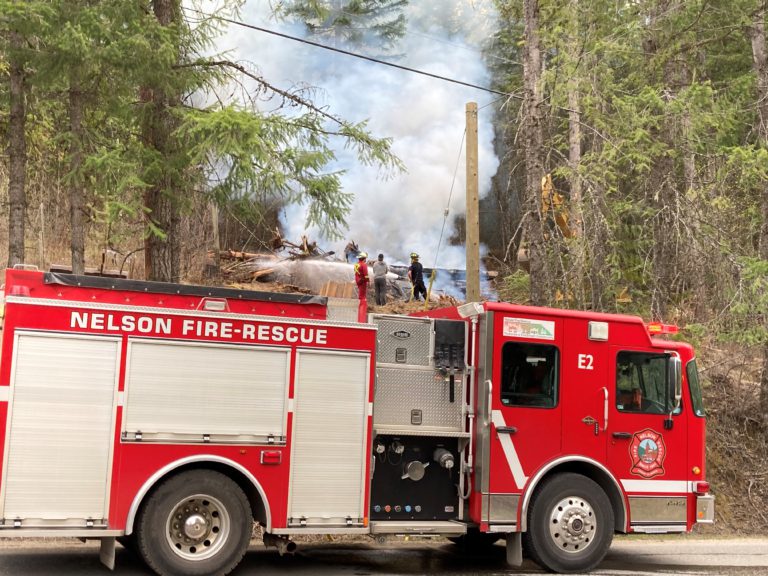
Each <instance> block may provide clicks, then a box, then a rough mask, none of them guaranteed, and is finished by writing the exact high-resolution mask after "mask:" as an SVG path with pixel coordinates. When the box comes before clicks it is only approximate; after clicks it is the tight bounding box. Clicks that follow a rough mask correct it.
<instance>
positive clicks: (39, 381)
mask: <svg viewBox="0 0 768 576" xmlns="http://www.w3.org/2000/svg"><path fill="white" fill-rule="evenodd" d="M119 352H120V343H119V341H118V340H117V339H112V338H102V337H87V336H78V337H73V336H68V335H60V334H58V335H57V334H36V333H18V334H17V335H16V340H15V346H14V361H13V369H12V374H11V392H10V394H11V401H10V414H9V418H8V430H7V435H6V455H7V456H6V458H7V459H6V464H5V467H4V474H3V487H2V517H3V518H5V520H6V523H7V522H9V521H15V520H18V521H20V522H21V525H22V526H28V525H43V526H49V525H64V526H83V525H86V524H89V523H91V522H92V523H93V524H94V525H100V524H104V523H105V521H106V518H107V514H108V507H109V501H108V494H109V478H110V469H111V459H112V446H113V437H114V418H115V403H116V396H117V394H116V389H117V381H118V370H119Z"/></svg>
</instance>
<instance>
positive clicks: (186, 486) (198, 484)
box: [136, 470, 253, 576]
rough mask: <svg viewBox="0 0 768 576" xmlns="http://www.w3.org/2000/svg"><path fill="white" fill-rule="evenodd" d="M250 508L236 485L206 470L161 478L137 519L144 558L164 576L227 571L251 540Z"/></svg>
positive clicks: (222, 572) (232, 566)
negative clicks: (163, 480) (161, 480)
mask: <svg viewBox="0 0 768 576" xmlns="http://www.w3.org/2000/svg"><path fill="white" fill-rule="evenodd" d="M252 525H253V520H252V516H251V508H250V505H249V504H248V499H247V498H246V496H245V494H244V493H243V491H242V490H241V489H240V487H239V486H238V485H237V484H235V483H234V482H233V481H232V480H230V479H229V478H228V477H226V476H224V475H223V474H220V473H219V472H213V471H210V470H192V471H189V472H183V473H181V474H179V475H178V476H174V477H173V478H171V479H170V480H167V481H166V482H163V484H161V485H160V487H159V488H158V489H157V490H156V491H155V492H154V493H153V494H152V495H151V496H150V498H149V500H148V501H147V503H146V505H145V506H144V507H143V509H142V512H141V514H140V515H139V518H138V522H137V534H136V543H137V545H138V549H139V552H140V553H141V556H142V557H143V558H144V561H145V562H146V563H147V564H148V565H149V567H150V568H152V570H154V571H155V572H157V573H158V574H160V575H162V576H178V575H181V574H184V575H189V576H198V575H200V576H202V575H204V574H228V573H229V572H231V571H232V570H233V569H234V568H235V566H237V564H238V563H239V562H240V560H241V559H242V558H243V555H244V554H245V551H246V550H247V548H248V544H249V542H250V539H251V529H252Z"/></svg>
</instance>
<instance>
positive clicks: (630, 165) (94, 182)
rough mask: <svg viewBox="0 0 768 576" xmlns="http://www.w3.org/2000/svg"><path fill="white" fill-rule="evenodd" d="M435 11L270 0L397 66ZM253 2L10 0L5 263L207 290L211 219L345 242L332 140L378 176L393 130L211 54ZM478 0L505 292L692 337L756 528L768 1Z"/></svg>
mask: <svg viewBox="0 0 768 576" xmlns="http://www.w3.org/2000/svg"><path fill="white" fill-rule="evenodd" d="M261 1H265V0H261ZM424 1H426V0H283V1H282V2H278V1H276V0H275V1H274V2H272V3H271V4H270V9H271V10H272V11H273V13H274V18H275V19H276V21H277V20H280V21H285V20H290V21H292V22H299V23H301V24H302V26H303V27H304V30H305V35H306V37H308V38H312V39H313V40H314V41H318V42H321V43H322V42H327V41H328V39H329V38H331V39H332V40H333V43H334V45H337V46H340V47H343V48H344V49H347V50H351V51H355V52H358V53H362V54H366V55H369V56H372V57H376V58H381V59H385V60H389V61H392V62H398V61H404V60H407V58H406V57H407V54H403V53H402V52H401V51H400V47H401V40H402V38H403V36H404V34H405V31H406V27H407V23H408V15H409V7H412V5H414V4H417V3H419V2H424ZM242 4H243V3H241V2H237V1H228V0H220V1H218V2H200V3H195V2H191V1H190V2H183V3H182V2H181V1H180V0H154V1H149V0H134V1H130V2H128V1H124V0H101V1H95V0H67V1H64V0H28V1H18V0H0V134H2V137H0V138H2V145H3V149H4V151H5V157H4V160H5V161H4V163H3V164H2V166H0V203H1V204H2V207H3V209H4V210H5V211H6V213H7V216H8V217H7V218H4V219H3V222H2V224H0V238H3V239H5V238H7V242H2V244H1V245H0V257H1V258H2V259H3V260H5V261H7V263H8V265H9V266H13V265H16V264H20V263H31V264H36V265H38V266H40V267H41V268H46V267H47V266H48V265H49V264H51V263H52V262H70V261H71V266H72V269H73V270H74V271H75V272H78V273H82V272H83V270H84V268H85V265H86V263H88V264H89V265H92V266H94V265H100V264H101V263H102V261H103V260H102V259H103V258H104V255H105V254H108V255H110V256H111V257H113V258H114V257H116V258H117V259H118V260H119V261H120V263H121V265H123V262H125V261H128V260H130V261H131V262H132V264H131V269H132V273H133V274H134V275H137V276H139V277H146V278H148V279H153V280H163V281H199V280H200V275H201V270H202V268H203V264H204V260H205V252H206V249H207V248H209V247H210V246H211V243H212V226H211V214H214V215H215V218H216V219H217V221H218V224H219V229H220V230H221V238H222V244H223V245H225V246H227V247H237V248H238V249H246V250H247V249H253V250H258V249H259V248H260V247H261V246H263V245H264V243H266V242H267V241H268V239H269V238H270V236H271V235H272V233H273V231H274V229H275V228H276V227H280V225H281V222H280V218H279V215H280V212H281V210H282V209H284V208H285V207H286V206H291V205H301V206H303V208H304V211H305V215H306V222H305V224H306V226H310V227H315V228H317V229H319V230H321V231H322V233H323V234H324V235H325V237H326V238H334V239H336V238H339V237H342V236H344V234H345V232H346V230H347V229H348V228H347V218H348V217H349V214H350V210H351V206H352V203H353V194H354V191H353V190H347V189H345V188H344V186H343V171H341V170H339V169H337V168H336V163H337V150H339V149H344V150H348V151H351V152H352V154H353V155H354V157H355V158H356V161H357V162H359V163H361V164H363V165H366V166H370V167H371V168H372V169H373V170H375V171H376V172H377V173H378V174H379V175H380V177H382V178H387V177H390V178H391V177H396V175H397V174H399V173H401V172H402V171H404V170H407V169H408V165H409V163H410V162H412V161H413V159H411V158H399V157H398V156H396V155H395V153H394V152H393V141H392V140H391V139H390V138H388V137H387V135H386V134H381V135H380V134H374V133H373V132H372V131H371V130H370V129H369V127H368V125H367V123H366V120H365V119H357V118H356V119H347V118H346V117H345V110H343V109H339V110H334V109H330V108H329V107H327V106H324V105H319V104H316V103H315V100H316V99H315V97H316V93H315V92H314V90H313V87H312V86H311V85H308V84H302V83H301V80H302V79H301V78H297V79H295V80H296V82H297V83H296V84H295V85H294V86H292V87H290V88H288V89H286V88H283V87H280V86H278V85H277V84H274V83H272V81H271V80H270V78H266V77H264V76H263V75H262V74H261V72H260V69H259V62H258V61H255V62H249V63H244V62H242V61H240V60H230V59H228V57H227V55H226V54H218V53H216V51H215V41H216V39H217V37H218V36H219V35H220V34H221V33H222V31H223V30H224V29H225V27H226V24H227V22H228V21H235V22H237V21H240V20H242V12H241V9H242V8H243V6H242ZM449 4H450V5H451V6H455V5H457V4H462V2H452V3H449ZM463 4H467V5H468V6H469V7H470V8H472V9H476V10H480V9H481V8H480V6H481V5H486V4H490V6H491V8H492V10H491V11H488V12H487V13H488V15H489V16H488V17H493V18H495V19H496V20H497V25H496V26H495V27H494V29H495V33H494V34H492V35H490V37H488V38H487V41H486V42H485V44H484V45H483V46H478V47H475V48H477V49H478V50H482V54H483V57H484V58H485V59H486V61H487V67H488V69H489V70H490V73H491V82H490V85H489V86H488V88H490V89H492V90H495V91H497V92H498V93H499V94H498V98H497V99H496V100H495V101H494V104H493V106H492V110H493V121H492V124H493V131H494V147H495V153H496V155H497V156H498V158H499V166H498V169H497V172H496V174H495V175H494V177H493V179H492V183H491V186H490V191H489V193H488V194H487V195H486V196H485V197H484V198H483V200H482V206H481V214H482V216H481V223H480V224H481V240H482V241H483V242H484V244H485V246H486V247H487V254H486V256H485V261H486V263H487V264H488V265H489V266H490V267H492V268H494V269H497V270H499V271H500V272H501V274H502V278H503V279H502V281H501V282H500V289H499V291H500V297H501V298H502V299H505V300H510V301H516V302H528V303H533V304H539V305H551V306H560V307H569V308H580V309H591V310H599V311H608V312H622V313H633V314H640V315H641V316H643V317H645V318H649V319H650V318H652V319H655V320H660V321H664V322H671V323H676V324H678V325H680V326H681V327H682V328H683V330H682V334H681V337H682V338H683V339H685V340H687V341H691V342H693V343H694V345H695V346H697V349H698V355H699V363H700V369H701V371H702V374H703V376H704V384H705V393H706V396H707V401H708V409H709V410H708V417H709V449H710V450H709V453H708V457H709V461H708V465H709V472H710V476H711V478H712V482H713V486H714V491H715V493H716V495H717V497H718V529H719V530H731V531H736V532H747V533H749V532H757V531H760V530H762V531H765V530H766V529H768V514H766V512H765V510H766V509H768V482H766V480H768V467H766V466H767V465H766V462H767V461H768V458H766V457H767V456H768V49H767V48H766V33H765V27H766V14H767V13H768V2H766V1H765V0H567V1H563V0H489V2H487V3H485V4H484V3H483V2H479V1H478V2H470V1H469V0H467V1H466V2H463ZM475 4H476V5H477V6H475ZM434 6H436V7H435V8H433V9H434V10H440V6H439V3H435V4H434ZM465 8H466V7H465ZM453 17H454V19H455V22H454V24H455V30H456V31H458V30H459V29H460V28H461V18H462V11H461V10H456V11H455V15H454V16H453ZM436 49H437V50H439V47H437V48H436ZM361 97H362V96H361ZM543 179H544V180H547V181H548V180H549V179H551V183H552V187H551V188H549V187H547V188H546V193H545V194H542V185H541V183H542V180H543ZM560 198H562V203H560V201H559V199H560ZM452 225H453V227H454V232H453V236H454V238H453V241H454V243H456V242H458V243H460V238H462V237H463V226H464V223H463V221H462V219H461V218H458V219H455V220H454V221H453V222H452Z"/></svg>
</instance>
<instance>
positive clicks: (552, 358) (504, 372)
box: [501, 342, 559, 408]
mask: <svg viewBox="0 0 768 576" xmlns="http://www.w3.org/2000/svg"><path fill="white" fill-rule="evenodd" d="M558 360H559V353H558V349H557V348H556V347H555V346H549V345H545V344H528V343H524V342H507V343H506V344H504V346H503V348H502V363H501V403H502V404H504V405H505V406H530V407H536V408H554V406H555V405H556V404H557V388H558V373H559V370H558Z"/></svg>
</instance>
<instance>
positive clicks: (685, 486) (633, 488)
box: [621, 478, 691, 494]
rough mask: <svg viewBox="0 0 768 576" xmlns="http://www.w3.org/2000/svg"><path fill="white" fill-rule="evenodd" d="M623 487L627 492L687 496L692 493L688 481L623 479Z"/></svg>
mask: <svg viewBox="0 0 768 576" xmlns="http://www.w3.org/2000/svg"><path fill="white" fill-rule="evenodd" d="M621 485H622V486H623V487H624V490H626V491H627V492H647V493H652V494H661V493H678V494H687V493H688V492H690V491H691V485H690V483H689V482H687V481H686V480H630V479H624V478H622V479H621Z"/></svg>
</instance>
